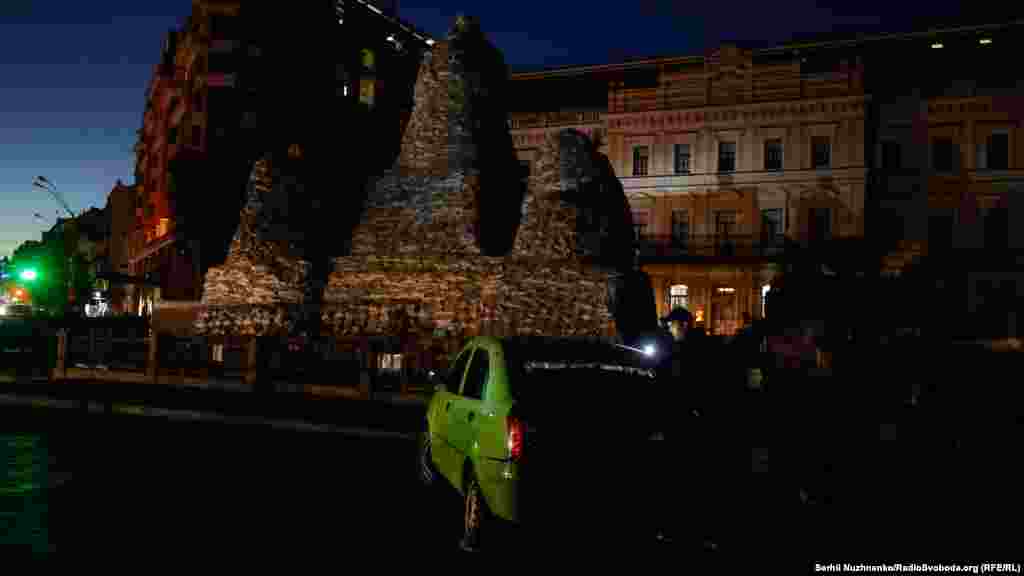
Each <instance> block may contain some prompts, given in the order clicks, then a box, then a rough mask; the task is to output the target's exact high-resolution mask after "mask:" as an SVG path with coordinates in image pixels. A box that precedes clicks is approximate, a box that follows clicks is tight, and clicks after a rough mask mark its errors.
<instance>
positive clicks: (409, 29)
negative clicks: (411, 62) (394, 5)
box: [336, 0, 436, 45]
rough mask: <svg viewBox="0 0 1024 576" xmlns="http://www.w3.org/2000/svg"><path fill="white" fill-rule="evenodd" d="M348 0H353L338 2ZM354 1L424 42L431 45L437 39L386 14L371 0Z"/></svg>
mask: <svg viewBox="0 0 1024 576" xmlns="http://www.w3.org/2000/svg"><path fill="white" fill-rule="evenodd" d="M348 1H351V0H338V1H337V3H336V4H343V3H346V2H348ZM354 2H355V3H357V4H361V5H362V6H363V7H364V8H366V9H368V10H370V11H371V12H373V13H375V14H376V15H377V16H379V17H380V18H383V19H384V20H387V21H388V22H389V23H390V24H392V25H393V26H398V27H399V28H401V29H402V30H404V31H405V32H406V33H407V34H410V35H412V36H414V37H415V38H416V39H417V40H419V41H420V42H423V43H425V44H427V45H430V44H432V43H433V42H435V41H436V40H435V38H434V37H433V36H431V35H430V34H427V33H426V32H424V31H422V30H420V29H419V28H417V27H416V26H413V25H412V24H410V23H408V22H406V21H405V20H402V19H401V18H399V17H398V16H397V15H395V16H391V15H389V14H385V13H384V11H383V10H381V9H380V8H378V7H377V6H376V5H374V3H373V2H372V1H371V0H354Z"/></svg>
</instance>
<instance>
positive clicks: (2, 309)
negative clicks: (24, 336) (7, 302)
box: [0, 304, 7, 316]
mask: <svg viewBox="0 0 1024 576" xmlns="http://www.w3.org/2000/svg"><path fill="white" fill-rule="evenodd" d="M0 316H7V306H4V305H2V304H0Z"/></svg>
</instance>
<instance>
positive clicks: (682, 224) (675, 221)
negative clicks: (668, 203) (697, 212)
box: [672, 210, 690, 243]
mask: <svg viewBox="0 0 1024 576" xmlns="http://www.w3.org/2000/svg"><path fill="white" fill-rule="evenodd" d="M689 237H690V213H689V212H688V211H686V210H673V211H672V239H673V240H675V241H676V242H678V243H685V242H686V239H687V238H689Z"/></svg>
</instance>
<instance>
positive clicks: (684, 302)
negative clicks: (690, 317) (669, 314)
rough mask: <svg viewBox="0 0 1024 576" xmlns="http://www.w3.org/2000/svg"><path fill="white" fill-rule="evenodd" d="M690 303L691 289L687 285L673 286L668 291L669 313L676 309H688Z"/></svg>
mask: <svg viewBox="0 0 1024 576" xmlns="http://www.w3.org/2000/svg"><path fill="white" fill-rule="evenodd" d="M689 303H690V288H689V287H688V286H687V285H686V284H673V285H672V286H670V287H669V289H668V307H669V311H672V310H675V309H676V308H688V306H689Z"/></svg>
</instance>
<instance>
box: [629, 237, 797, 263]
mask: <svg viewBox="0 0 1024 576" xmlns="http://www.w3.org/2000/svg"><path fill="white" fill-rule="evenodd" d="M786 244H787V241H786V238H785V237H784V236H774V237H765V238H762V237H759V236H754V235H750V234H746V235H729V236H722V235H703V236H687V237H677V236H672V235H668V234H663V235H655V234H650V235H644V236H641V237H640V239H639V241H637V242H636V248H637V250H638V251H639V255H640V260H641V261H643V262H659V261H667V260H705V259H741V260H743V259H749V260H759V259H771V258H776V257H780V256H782V255H783V253H784V252H785V248H786Z"/></svg>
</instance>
